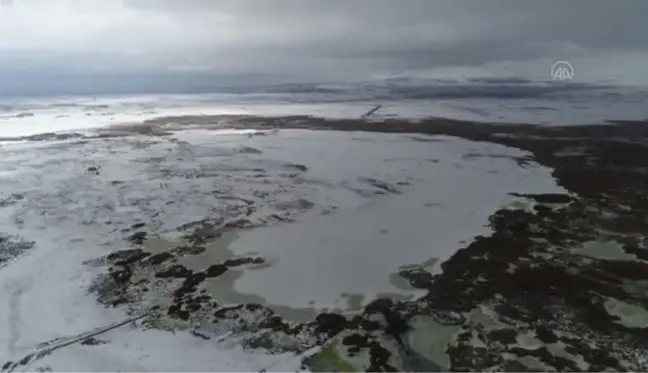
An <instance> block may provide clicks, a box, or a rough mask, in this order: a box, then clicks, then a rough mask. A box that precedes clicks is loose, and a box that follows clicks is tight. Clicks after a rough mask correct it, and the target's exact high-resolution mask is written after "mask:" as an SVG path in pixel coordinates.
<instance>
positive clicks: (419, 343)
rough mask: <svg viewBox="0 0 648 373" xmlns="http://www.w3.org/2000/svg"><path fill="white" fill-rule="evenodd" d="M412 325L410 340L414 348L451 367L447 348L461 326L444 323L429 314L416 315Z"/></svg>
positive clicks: (441, 364)
mask: <svg viewBox="0 0 648 373" xmlns="http://www.w3.org/2000/svg"><path fill="white" fill-rule="evenodd" d="M410 325H411V326H412V331H411V332H410V333H409V338H408V342H409V345H410V347H411V348H412V350H414V351H415V352H417V353H418V354H420V355H421V356H423V357H425V358H427V359H429V360H430V361H432V362H434V363H435V364H436V365H439V366H440V367H443V368H444V369H447V368H448V367H450V358H449V357H448V355H447V353H446V348H447V346H448V343H450V342H451V341H453V340H454V338H455V335H456V334H457V333H458V332H459V327H458V326H456V325H442V324H440V323H438V322H437V321H436V320H434V318H432V317H428V316H414V317H412V319H411V320H410Z"/></svg>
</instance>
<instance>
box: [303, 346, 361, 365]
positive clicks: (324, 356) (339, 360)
mask: <svg viewBox="0 0 648 373" xmlns="http://www.w3.org/2000/svg"><path fill="white" fill-rule="evenodd" d="M338 346H339V342H335V343H333V344H331V345H329V346H327V347H324V348H323V349H322V350H321V351H320V352H318V353H317V354H315V355H313V356H312V357H310V358H309V359H307V361H306V362H305V363H306V365H307V366H308V367H309V368H310V370H311V371H313V372H357V371H359V370H358V369H357V368H356V367H354V366H353V364H352V363H351V362H350V361H348V360H346V359H345V358H343V356H342V355H343V354H344V352H343V351H341V349H340V348H339V347H338Z"/></svg>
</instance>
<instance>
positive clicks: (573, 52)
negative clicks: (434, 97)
mask: <svg viewBox="0 0 648 373" xmlns="http://www.w3.org/2000/svg"><path fill="white" fill-rule="evenodd" d="M646 17H648V0H569V1H564V0H484V1H478V0H447V1H446V0H443V1H441V0H439V1H436V0H0V77H3V76H4V77H5V80H6V79H7V78H6V77H7V76H9V75H10V74H12V76H18V75H19V74H23V75H28V74H32V73H36V72H38V73H40V74H45V73H48V72H53V71H54V72H56V71H58V72H61V71H64V72H66V73H74V74H78V75H79V76H82V75H83V74H84V73H87V72H96V71H102V72H104V73H106V74H109V75H111V76H112V75H115V76H117V75H120V74H132V73H135V72H141V71H147V72H148V73H151V74H156V73H161V72H167V74H176V75H177V76H182V74H183V73H187V72H191V73H196V72H198V73H201V74H203V73H205V74H207V73H208V74H232V73H255V74H282V76H299V77H302V78H304V77H312V78H313V79H326V78H331V79H339V78H345V77H350V76H356V77H371V76H383V75H385V74H386V75H389V74H402V73H405V72H417V71H418V72H422V71H434V69H435V68H439V67H444V68H448V67H453V68H454V67H465V68H476V67H477V68H479V67H483V66H495V67H497V66H508V65H507V64H510V63H511V62H515V61H533V60H539V59H540V60H543V61H544V60H547V61H551V60H562V59H568V58H569V59H574V60H578V61H581V60H580V59H588V58H593V57H598V58H599V60H601V59H602V60H601V61H607V62H604V63H601V62H599V65H596V66H594V65H592V66H589V68H588V67H587V66H579V68H582V70H579V71H583V72H588V73H589V72H591V71H593V70H596V69H604V70H605V71H601V72H600V74H599V75H601V76H602V77H603V78H605V77H606V76H607V75H609V74H612V73H614V72H615V71H616V73H618V71H617V70H619V69H618V68H616V67H614V66H617V67H619V66H622V67H623V71H625V72H626V73H627V72H628V71H629V72H630V73H632V74H635V73H636V74H639V75H641V74H642V71H645V70H648V67H646V66H648V58H646V56H648V37H647V35H648V22H646ZM610 61H611V62H610ZM610 64H611V65H610ZM503 69H504V70H506V67H504V68H503ZM577 69H578V68H577ZM545 70H546V69H545ZM439 71H443V70H439ZM543 73H544V70H543ZM3 74H4V75H3ZM627 74H629V73H627ZM577 75H578V72H577ZM645 75H648V73H647V74H645ZM581 76H582V74H581ZM647 80H648V78H647Z"/></svg>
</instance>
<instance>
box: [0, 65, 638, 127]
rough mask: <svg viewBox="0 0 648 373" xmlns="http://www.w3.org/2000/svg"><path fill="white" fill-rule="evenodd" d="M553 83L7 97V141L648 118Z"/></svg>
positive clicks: (625, 99)
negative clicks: (203, 121) (305, 126)
mask: <svg viewBox="0 0 648 373" xmlns="http://www.w3.org/2000/svg"><path fill="white" fill-rule="evenodd" d="M548 66H549V65H548ZM541 71H543V72H544V71H545V69H544V68H543V69H541ZM553 83H555V82H544V83H537V82H535V83H534V82H516V81H515V80H513V81H511V80H510V79H509V80H507V79H503V80H497V79H495V80H493V81H489V80H488V79H482V80H474V81H467V82H463V83H459V82H452V81H451V82H446V80H434V79H432V80H429V79H428V80H425V79H423V80H419V79H414V80H408V79H405V80H402V81H401V80H396V81H387V82H383V83H380V82H374V83H371V84H369V83H366V84H353V83H349V84H338V85H330V84H329V85H317V84H314V85H305V86H297V87H291V86H288V87H283V86H278V87H266V88H267V89H269V91H267V92H263V89H261V88H259V89H257V90H249V91H247V92H244V93H211V94H157V95H152V94H150V95H124V96H97V97H88V96H69V97H26V98H12V97H0V138H1V137H14V136H25V135H32V134H37V133H43V132H56V131H70V130H83V129H87V128H97V127H104V126H107V125H114V124H124V123H139V122H141V121H143V120H147V119H152V118H156V117H161V116H178V115H196V114H205V115H218V114H253V115H300V114H301V115H314V116H325V117H331V118H358V117H360V116H361V115H362V114H363V113H365V112H367V111H369V110H370V109H371V108H373V107H374V106H375V105H378V104H382V105H383V107H382V108H381V109H380V110H379V111H378V112H377V113H376V115H377V116H386V117H393V116H397V117H401V118H421V117H442V118H453V119H461V120H469V121H487V122H516V123H543V124H587V123H602V122H604V121H605V120H608V119H634V120H642V119H646V118H647V117H648V110H647V109H646V104H645V103H646V100H647V98H648V90H646V89H643V88H637V87H635V88H629V87H625V88H622V87H605V86H603V87H588V86H582V85H578V84H575V85H574V86H570V85H566V86H562V85H560V84H558V85H557V86H556V84H553Z"/></svg>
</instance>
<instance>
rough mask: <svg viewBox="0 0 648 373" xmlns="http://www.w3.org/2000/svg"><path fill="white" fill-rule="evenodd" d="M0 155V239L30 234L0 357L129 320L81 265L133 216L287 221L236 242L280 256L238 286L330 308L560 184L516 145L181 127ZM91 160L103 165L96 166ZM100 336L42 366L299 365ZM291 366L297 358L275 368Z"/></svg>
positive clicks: (13, 264)
mask: <svg viewBox="0 0 648 373" xmlns="http://www.w3.org/2000/svg"><path fill="white" fill-rule="evenodd" d="M424 140H425V141H424ZM0 152H1V154H2V156H1V157H0V199H4V197H6V196H9V195H12V194H13V193H19V194H20V196H21V198H19V199H18V200H16V203H12V204H11V205H8V206H4V207H2V208H0V232H2V233H6V234H11V235H17V236H20V237H22V238H24V239H26V240H32V241H35V242H36V247H35V248H34V249H33V250H31V251H30V252H28V253H27V254H24V255H23V256H21V257H17V258H15V259H13V260H12V261H10V262H9V265H8V266H6V267H4V268H1V269H0V294H1V299H6V300H7V301H5V302H1V303H0V330H2V331H3V332H2V333H0V356H3V357H4V356H11V357H14V356H24V354H23V353H25V352H29V351H30V349H33V348H34V347H35V346H36V345H37V344H38V343H41V342H43V341H47V340H51V339H53V338H57V337H67V336H70V335H74V334H77V333H81V332H84V331H87V330H90V329H93V328H96V327H100V326H103V325H106V324H110V323H112V322H114V321H117V320H119V319H121V318H123V317H124V315H123V314H122V312H120V311H119V310H115V309H112V310H106V309H103V308H101V307H100V306H99V305H98V304H97V303H96V302H95V301H94V299H92V298H91V297H90V296H88V295H87V291H86V290H87V287H88V285H89V283H90V281H91V280H92V279H93V278H94V276H95V275H96V271H97V270H98V269H95V268H92V267H89V266H84V265H82V263H84V262H85V261H87V260H89V259H93V258H96V257H99V256H101V255H104V254H106V253H108V252H111V251H113V250H116V249H120V248H124V247H128V243H127V242H126V241H125V234H124V233H123V230H124V229H128V228H130V227H131V225H133V224H135V223H138V222H144V223H146V230H147V231H148V232H149V234H150V235H156V234H158V235H161V236H163V237H170V238H173V237H174V236H177V235H178V231H177V229H178V227H180V226H182V225H183V224H185V223H188V222H192V221H198V220H201V219H205V218H216V217H217V218H225V219H227V218H237V217H241V216H245V217H247V218H249V219H251V220H252V221H257V222H260V223H262V224H267V223H269V220H267V219H268V217H270V216H272V215H280V216H282V217H287V218H289V219H294V220H297V222H296V223H291V224H279V222H278V221H274V223H272V224H279V225H277V226H274V227H267V228H258V229H256V230H252V231H250V232H249V233H245V234H243V235H242V236H241V238H240V239H239V240H238V241H236V242H234V243H233V244H232V245H231V249H232V250H234V251H235V252H237V253H244V252H250V251H257V252H259V253H261V254H262V255H263V256H268V257H272V258H273V259H274V260H273V261H272V262H273V263H274V265H273V266H269V267H266V268H264V269H259V270H255V271H247V272H245V273H244V275H243V276H241V278H240V279H238V280H237V281H236V283H235V287H236V290H237V291H239V292H242V293H251V294H258V295H260V296H262V297H263V298H265V299H266V301H267V302H268V303H270V304H280V305H289V306H297V307H302V306H310V305H312V304H310V303H309V302H311V301H312V302H313V304H315V305H317V306H318V307H329V306H336V305H339V304H340V302H343V301H344V299H345V298H344V297H343V296H342V293H353V294H365V295H367V296H368V297H371V296H373V295H375V294H377V293H381V292H399V291H402V289H398V288H396V287H395V286H394V285H393V284H392V283H391V282H390V273H393V272H395V271H398V268H399V266H401V265H407V264H417V263H422V262H424V261H426V260H427V259H430V258H432V257H440V258H446V257H447V256H449V255H451V253H452V252H453V250H456V249H457V248H459V247H460V243H459V241H460V240H470V239H471V238H472V237H473V236H474V235H475V234H479V233H483V232H485V231H486V228H485V227H484V225H485V224H486V223H487V217H488V215H490V214H491V213H492V212H493V211H494V210H495V209H497V208H499V207H501V206H502V205H503V204H505V203H508V202H510V201H511V197H509V196H508V193H509V192H519V193H536V192H555V191H556V190H559V188H558V187H556V186H555V184H554V182H553V179H552V178H551V177H550V174H549V170H547V169H545V168H542V167H537V166H533V165H531V166H529V167H528V168H521V167H520V166H519V165H518V164H517V162H516V161H514V160H513V159H510V158H508V157H509V156H522V155H524V154H523V153H522V152H519V151H517V150H512V149H508V148H505V147H501V146H496V145H490V144H482V143H474V142H469V141H465V140H460V139H456V138H450V137H434V138H431V137H422V136H417V137H414V138H413V137H412V136H407V135H385V134H365V133H340V132H327V131H318V132H311V131H302V130H285V131H284V130H281V131H280V132H279V133H277V134H275V135H269V136H252V137H248V136H246V135H241V134H237V133H231V132H230V133H219V132H215V131H187V132H182V133H176V134H175V135H174V136H172V137H171V138H150V137H146V136H133V137H128V138H113V139H100V140H92V141H89V142H85V141H74V140H71V141H58V142H43V143H38V144H34V143H22V144H11V145H5V146H4V147H3V148H2V149H0ZM470 154H472V155H473V156H467V155H470ZM475 154H485V155H495V156H496V157H488V156H487V157H475V156H474V155H475ZM502 155H505V156H506V157H502ZM88 167H99V168H100V172H99V174H98V175H95V174H94V173H89V172H88V170H87V169H88ZM295 201H301V202H298V203H295ZM250 206H253V207H254V208H253V209H252V210H250V209H249V208H250ZM5 331H7V332H5ZM105 338H106V339H108V340H110V343H107V344H100V345H96V346H75V347H74V348H69V349H65V350H64V351H61V352H57V353H56V354H54V355H52V356H51V357H49V358H48V359H50V360H44V361H43V364H49V365H50V366H51V367H52V368H53V369H55V370H112V371H114V370H129V371H134V370H156V371H158V370H162V371H169V370H184V371H186V370H192V371H208V370H258V369H262V368H263V367H265V366H267V365H270V364H275V363H276V364H278V365H276V366H275V367H274V368H273V369H276V370H288V369H297V368H298V365H295V364H297V363H295V362H294V361H292V360H290V359H287V356H269V355H265V354H263V353H253V352H247V351H243V350H242V349H241V348H240V347H237V346H236V345H235V344H234V345H219V346H213V344H212V343H211V342H209V341H202V340H200V339H196V338H194V337H191V336H190V335H188V334H182V333H178V334H176V335H175V336H174V335H173V334H171V333H167V332H161V331H141V330H137V329H129V328H126V329H124V330H122V329H119V330H117V331H114V332H111V333H110V335H107V336H106V337H105ZM21 354H22V355H21ZM177 356H182V357H183V358H182V359H178V358H177ZM286 361H290V363H289V364H293V365H291V366H283V365H281V364H284V362H286ZM286 364H288V363H286ZM33 368H35V367H33Z"/></svg>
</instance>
